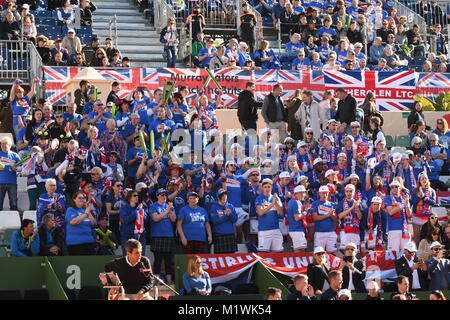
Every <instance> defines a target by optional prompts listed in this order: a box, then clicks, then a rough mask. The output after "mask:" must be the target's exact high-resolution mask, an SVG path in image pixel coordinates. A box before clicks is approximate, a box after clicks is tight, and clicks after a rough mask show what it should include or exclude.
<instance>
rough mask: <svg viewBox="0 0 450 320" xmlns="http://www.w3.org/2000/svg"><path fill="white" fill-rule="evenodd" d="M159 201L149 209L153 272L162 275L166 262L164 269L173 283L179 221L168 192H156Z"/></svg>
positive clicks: (160, 190)
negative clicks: (153, 259)
mask: <svg viewBox="0 0 450 320" xmlns="http://www.w3.org/2000/svg"><path fill="white" fill-rule="evenodd" d="M156 197H157V199H158V200H157V201H156V202H154V203H153V204H152V205H151V206H150V209H149V214H150V219H151V220H150V223H151V228H150V235H151V240H150V247H151V248H152V252H153V254H154V255H155V262H154V264H153V272H154V273H155V275H157V276H158V275H159V274H160V273H161V264H162V262H163V260H164V267H165V271H166V275H167V281H168V282H169V283H171V282H172V277H173V275H174V274H175V270H174V262H173V252H174V249H175V234H174V230H173V229H174V228H173V224H174V222H175V221H176V220H177V216H176V215H175V211H174V209H173V203H172V202H169V203H167V191H166V190H165V189H162V188H161V189H158V191H157V192H156Z"/></svg>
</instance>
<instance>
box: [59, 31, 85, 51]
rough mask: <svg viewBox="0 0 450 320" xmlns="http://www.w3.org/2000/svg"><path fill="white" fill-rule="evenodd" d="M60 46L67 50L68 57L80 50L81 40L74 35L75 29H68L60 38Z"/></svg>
mask: <svg viewBox="0 0 450 320" xmlns="http://www.w3.org/2000/svg"><path fill="white" fill-rule="evenodd" d="M62 46H63V48H66V49H67V51H68V52H69V57H71V56H75V55H76V54H77V53H78V52H81V40H80V38H78V37H77V36H76V35H75V29H73V28H71V29H69V31H68V32H67V35H66V36H65V37H64V38H63V40H62Z"/></svg>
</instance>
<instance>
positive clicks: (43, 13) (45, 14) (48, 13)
mask: <svg viewBox="0 0 450 320" xmlns="http://www.w3.org/2000/svg"><path fill="white" fill-rule="evenodd" d="M36 16H38V17H41V18H50V17H52V12H51V11H47V10H45V11H37V14H36Z"/></svg>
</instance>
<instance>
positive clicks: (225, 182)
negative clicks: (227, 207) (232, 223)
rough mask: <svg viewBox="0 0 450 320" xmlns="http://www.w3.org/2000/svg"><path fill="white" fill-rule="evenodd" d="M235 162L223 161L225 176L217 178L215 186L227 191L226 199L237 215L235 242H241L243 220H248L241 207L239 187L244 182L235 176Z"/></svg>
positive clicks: (242, 239)
mask: <svg viewBox="0 0 450 320" xmlns="http://www.w3.org/2000/svg"><path fill="white" fill-rule="evenodd" d="M236 170H237V164H236V162H235V161H234V160H228V161H227V162H226V163H225V171H226V175H225V177H222V178H219V179H218V180H217V181H216V183H215V186H216V187H222V188H223V189H225V190H226V191H227V193H228V201H229V202H230V203H231V204H232V205H233V206H234V208H235V210H236V213H237V215H238V220H237V222H236V234H237V242H238V243H243V241H244V240H245V235H244V234H243V231H244V227H243V224H244V222H246V221H248V219H249V216H248V213H247V212H245V211H244V209H242V192H241V187H242V186H243V185H244V184H245V183H246V181H245V179H244V178H243V177H242V176H236V175H235V173H236Z"/></svg>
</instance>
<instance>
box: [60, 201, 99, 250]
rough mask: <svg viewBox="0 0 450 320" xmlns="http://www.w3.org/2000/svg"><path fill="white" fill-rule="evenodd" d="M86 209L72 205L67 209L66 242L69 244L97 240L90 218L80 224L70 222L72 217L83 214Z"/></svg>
mask: <svg viewBox="0 0 450 320" xmlns="http://www.w3.org/2000/svg"><path fill="white" fill-rule="evenodd" d="M84 211H85V210H84V209H82V208H78V209H75V208H72V207H69V209H67V211H66V244H67V245H68V246H70V245H76V244H83V243H93V242H95V240H94V234H93V229H92V225H91V221H89V219H88V218H86V219H84V220H83V221H82V222H81V223H80V224H77V225H71V224H70V221H72V219H75V218H77V217H78V216H79V215H82V214H83V213H84Z"/></svg>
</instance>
